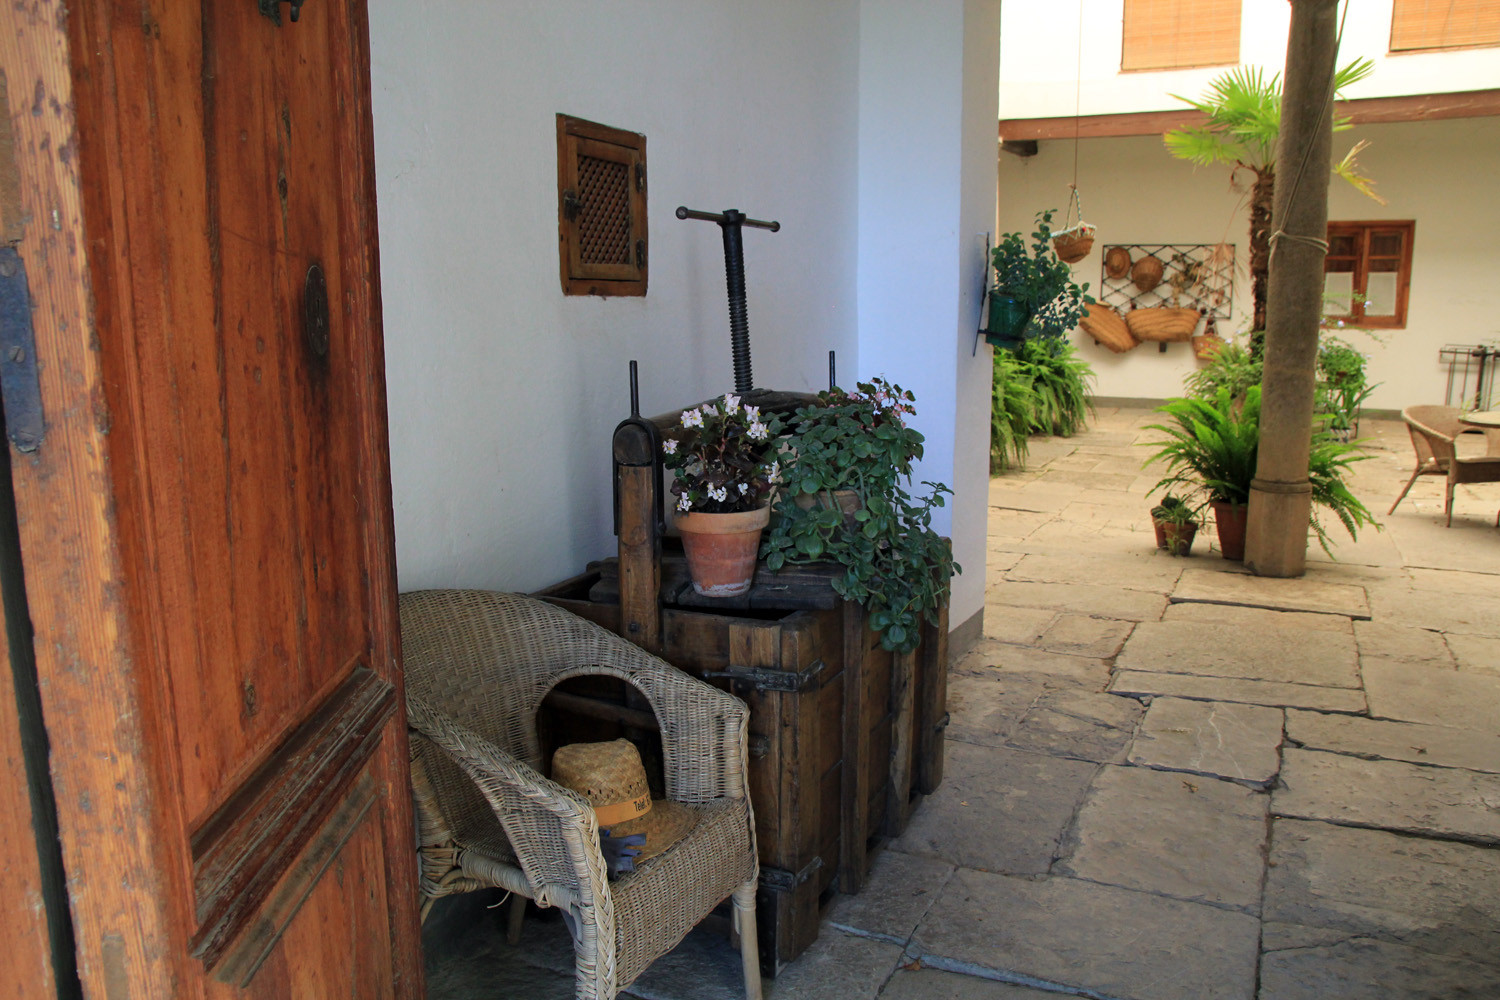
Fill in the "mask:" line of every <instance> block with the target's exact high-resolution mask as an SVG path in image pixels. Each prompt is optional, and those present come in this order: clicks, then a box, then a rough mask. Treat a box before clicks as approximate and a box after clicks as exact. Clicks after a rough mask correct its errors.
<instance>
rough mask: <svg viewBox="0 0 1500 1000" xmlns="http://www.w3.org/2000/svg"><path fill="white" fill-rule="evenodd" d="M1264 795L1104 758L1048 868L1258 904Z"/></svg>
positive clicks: (1203, 898)
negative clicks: (1106, 764) (1105, 762)
mask: <svg viewBox="0 0 1500 1000" xmlns="http://www.w3.org/2000/svg"><path fill="white" fill-rule="evenodd" d="M1268 804H1269V796H1266V795H1263V794H1261V793H1258V792H1255V791H1252V790H1251V789H1249V788H1246V787H1245V786H1243V785H1239V784H1234V783H1231V782H1227V781H1215V780H1213V779H1212V778H1202V777H1199V776H1196V775H1192V776H1184V775H1181V774H1172V773H1170V772H1166V771H1153V770H1151V769H1150V768H1144V767H1106V768H1104V769H1103V770H1102V771H1100V772H1099V776H1098V777H1096V778H1095V779H1094V783H1093V785H1091V786H1090V788H1089V791H1088V795H1087V796H1085V797H1084V800H1083V805H1082V806H1081V807H1080V808H1079V810H1078V818H1077V820H1075V821H1074V823H1073V826H1072V827H1071V828H1070V829H1069V831H1068V833H1067V835H1066V836H1065V837H1064V838H1063V843H1062V853H1061V855H1060V856H1059V858H1058V861H1057V863H1056V864H1054V865H1053V866H1052V872H1053V874H1059V875H1072V876H1075V877H1077V878H1082V879H1088V880H1089V881H1091V882H1103V883H1105V884H1107V885H1118V886H1121V887H1123V888H1126V889H1138V890H1140V891H1142V892H1155V893H1161V894H1163V895H1167V896H1173V897H1175V898H1177V899H1185V900H1190V901H1192V902H1200V903H1216V904H1219V905H1221V906H1232V907H1235V908H1238V909H1243V910H1247V911H1250V912H1257V911H1258V910H1259V909H1260V883H1261V874H1262V873H1263V872H1264V870H1265V844H1266V807H1267V805H1268Z"/></svg>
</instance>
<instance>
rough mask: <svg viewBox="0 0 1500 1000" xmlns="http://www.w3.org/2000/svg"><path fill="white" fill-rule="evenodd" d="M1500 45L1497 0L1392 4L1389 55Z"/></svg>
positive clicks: (1410, 0) (1499, 3)
mask: <svg viewBox="0 0 1500 1000" xmlns="http://www.w3.org/2000/svg"><path fill="white" fill-rule="evenodd" d="M1481 45H1500V0H1395V4H1394V6H1393V7H1392V9H1391V51H1392V52H1421V51H1423V50H1426V49H1462V48H1473V47H1477V46H1481Z"/></svg>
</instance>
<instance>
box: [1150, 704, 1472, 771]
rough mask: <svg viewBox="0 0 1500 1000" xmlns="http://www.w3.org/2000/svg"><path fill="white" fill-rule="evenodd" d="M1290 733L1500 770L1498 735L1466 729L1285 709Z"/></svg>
mask: <svg viewBox="0 0 1500 1000" xmlns="http://www.w3.org/2000/svg"><path fill="white" fill-rule="evenodd" d="M1148 719H1149V717H1148ZM1286 734H1287V738H1288V739H1290V740H1293V741H1295V742H1297V743H1300V744H1302V746H1304V747H1306V748H1308V749H1309V750H1330V751H1332V752H1334V753H1344V754H1350V755H1352V756H1355V757H1381V758H1384V759H1386V760H1404V761H1409V762H1411V763H1413V764H1431V765H1433V766H1435V767H1463V768H1468V769H1469V770H1471V771H1488V772H1490V773H1491V774H1500V736H1488V735H1485V734H1483V733H1476V732H1472V731H1470V730H1466V729H1450V728H1448V727H1446V726H1430V725H1425V724H1422V723H1417V722H1388V721H1385V720H1382V719H1364V718H1361V717H1359V716H1357V715H1325V714H1324V713H1322V712H1303V711H1298V710H1296V709H1287V713H1286Z"/></svg>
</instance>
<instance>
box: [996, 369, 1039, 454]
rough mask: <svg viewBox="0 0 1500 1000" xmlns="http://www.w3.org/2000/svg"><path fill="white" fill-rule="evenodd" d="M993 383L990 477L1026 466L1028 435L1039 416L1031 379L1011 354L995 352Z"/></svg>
mask: <svg viewBox="0 0 1500 1000" xmlns="http://www.w3.org/2000/svg"><path fill="white" fill-rule="evenodd" d="M994 366H995V373H994V378H993V379H992V380H991V383H990V474H991V475H995V474H997V473H1001V472H1004V471H1005V470H1006V469H1011V468H1017V469H1019V468H1024V467H1025V465H1026V452H1027V447H1026V444H1027V440H1026V439H1027V435H1029V434H1030V433H1031V419H1032V414H1034V413H1035V412H1036V405H1037V399H1036V390H1035V389H1033V388H1032V386H1031V377H1030V375H1028V374H1027V373H1026V372H1025V371H1023V370H1022V367H1021V364H1020V362H1018V361H1017V360H1016V356H1015V355H1014V354H1011V353H1010V352H1009V351H1005V350H997V351H995V359H994Z"/></svg>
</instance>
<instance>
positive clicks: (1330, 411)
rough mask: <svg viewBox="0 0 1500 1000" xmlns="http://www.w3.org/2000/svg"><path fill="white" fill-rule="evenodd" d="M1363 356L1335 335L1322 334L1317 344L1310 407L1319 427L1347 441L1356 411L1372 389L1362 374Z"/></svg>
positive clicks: (1357, 421) (1356, 421)
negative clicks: (1313, 388)
mask: <svg viewBox="0 0 1500 1000" xmlns="http://www.w3.org/2000/svg"><path fill="white" fill-rule="evenodd" d="M1366 361H1367V359H1366V358H1365V356H1364V355H1363V354H1361V353H1360V352H1359V351H1357V350H1355V349H1354V347H1353V346H1352V345H1350V344H1349V343H1348V342H1347V341H1345V340H1342V339H1341V338H1339V337H1325V338H1323V339H1322V341H1321V342H1320V343H1319V345H1318V361H1317V372H1318V380H1317V383H1316V394H1315V395H1314V398H1313V409H1314V410H1315V411H1316V412H1317V413H1318V414H1319V415H1321V417H1322V419H1323V426H1324V427H1325V428H1326V429H1327V430H1328V431H1329V432H1330V433H1331V434H1333V435H1334V436H1335V437H1337V438H1339V439H1341V440H1345V441H1347V440H1348V439H1349V438H1350V437H1352V436H1353V435H1354V433H1355V431H1356V429H1357V428H1358V426H1359V411H1360V409H1361V408H1362V407H1363V406H1364V404H1365V400H1367V399H1369V398H1370V394H1371V393H1373V392H1374V391H1375V386H1373V385H1370V384H1369V378H1368V376H1367V375H1366V373H1365V364H1366Z"/></svg>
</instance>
